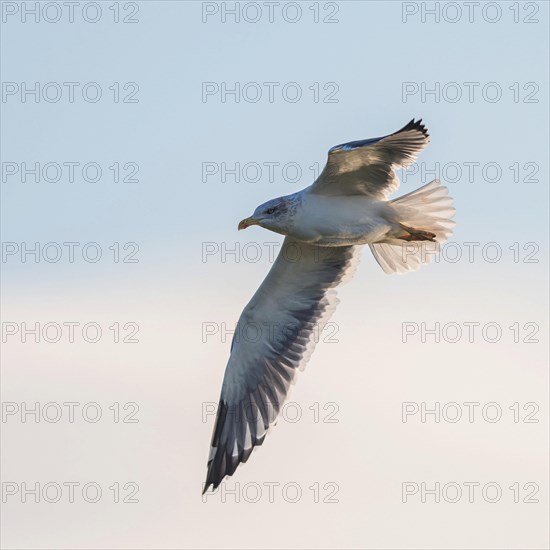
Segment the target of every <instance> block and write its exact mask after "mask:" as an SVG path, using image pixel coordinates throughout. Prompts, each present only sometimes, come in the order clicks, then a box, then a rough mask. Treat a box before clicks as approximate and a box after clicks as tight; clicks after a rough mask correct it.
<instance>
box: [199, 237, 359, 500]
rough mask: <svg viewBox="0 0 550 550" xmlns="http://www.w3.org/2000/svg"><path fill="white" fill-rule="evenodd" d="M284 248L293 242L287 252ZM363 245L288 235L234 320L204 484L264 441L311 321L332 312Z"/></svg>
mask: <svg viewBox="0 0 550 550" xmlns="http://www.w3.org/2000/svg"><path fill="white" fill-rule="evenodd" d="M289 247H293V248H292V254H290V253H288V251H289ZM296 247H298V248H299V250H300V255H299V259H298V260H296V259H294V258H295V257H296V256H295V254H296ZM360 248H361V247H353V246H345V247H335V248H317V247H314V246H311V245H308V244H305V243H297V242H294V241H291V240H290V239H289V238H288V237H287V238H286V239H285V241H284V243H283V246H282V249H281V252H280V253H279V256H278V257H277V259H276V261H275V263H274V264H273V266H272V268H271V270H270V272H269V273H268V275H267V277H266V278H265V280H264V282H263V283H262V285H261V286H260V288H259V289H258V290H257V292H256V294H255V295H254V296H253V298H252V299H251V300H250V302H249V303H248V305H247V306H246V307H245V309H244V311H243V313H242V314H241V317H240V319H239V322H238V323H237V328H236V330H235V334H234V336H233V342H232V346H231V355H230V357H229V361H228V364H227V368H226V370H225V376H224V381H223V385H222V391H221V397H220V402H219V406H218V412H217V416H216V421H215V426H214V432H213V435H212V443H211V449H210V456H209V460H208V472H207V477H206V483H205V486H204V491H206V490H207V489H208V487H209V486H211V485H212V486H213V487H214V489H215V488H216V487H217V486H218V485H219V484H220V483H221V481H222V480H223V478H224V477H225V476H228V475H232V474H233V473H234V472H235V470H236V468H237V466H238V465H239V463H241V462H246V460H247V459H248V457H249V456H250V453H251V452H252V449H253V448H254V447H256V446H258V445H261V444H262V443H263V441H264V438H265V436H266V434H267V432H268V430H269V427H270V426H271V425H272V424H273V423H274V421H275V419H276V418H277V415H278V414H279V412H280V410H281V407H282V406H283V404H284V401H285V399H286V397H287V395H288V392H289V389H290V386H291V384H292V383H293V382H294V381H295V377H296V373H297V371H298V369H299V368H302V367H303V365H304V363H305V362H306V361H307V359H308V355H309V352H310V351H311V348H312V346H314V344H315V338H314V336H315V332H314V331H315V328H316V325H317V326H318V324H319V323H321V322H323V321H325V320H326V318H327V316H328V315H329V314H330V313H331V312H332V309H333V308H332V307H331V301H330V295H331V292H333V291H332V289H333V288H334V287H336V286H337V285H338V284H339V283H340V282H341V281H342V279H343V277H344V275H346V274H348V275H349V273H350V272H351V271H352V270H353V268H354V267H355V264H356V262H354V261H353V260H354V254H355V255H357V253H358V249H360ZM289 258H292V260H290V259H289ZM247 323H254V324H255V325H256V326H257V327H260V328H263V330H262V331H261V337H260V338H259V339H258V340H257V341H256V339H254V341H252V339H247V338H243V337H242V335H243V334H244V333H245V331H244V329H245V328H246V324H247ZM317 334H318V333H317Z"/></svg>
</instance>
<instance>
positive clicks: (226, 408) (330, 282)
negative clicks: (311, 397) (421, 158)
mask: <svg viewBox="0 0 550 550" xmlns="http://www.w3.org/2000/svg"><path fill="white" fill-rule="evenodd" d="M428 142H429V134H428V131H427V130H426V128H425V126H424V125H423V124H422V120H421V119H420V120H418V121H415V120H414V119H413V120H411V121H410V122H409V123H408V124H407V125H406V126H404V127H403V128H401V130H398V131H397V132H394V133H393V134H389V135H387V136H384V137H379V138H372V139H366V140H360V141H352V142H350V143H344V144H342V145H337V146H335V147H332V149H330V150H329V152H328V159H327V163H326V166H325V168H324V169H323V171H322V172H321V174H320V175H319V177H318V178H317V180H316V181H315V182H314V183H313V184H312V185H310V186H309V187H306V188H305V189H302V190H301V191H298V192H297V193H293V194H291V195H286V196H284V197H278V198H276V199H272V200H270V201H268V202H266V203H264V204H262V205H260V206H258V208H256V210H255V211H254V213H253V214H252V216H250V217H248V218H246V219H244V220H242V221H241V222H240V223H239V225H238V229H239V230H241V229H245V228H247V227H250V226H253V225H258V226H260V227H263V228H265V229H268V230H270V231H274V232H275V233H279V234H281V235H284V236H285V239H284V241H283V245H282V247H281V251H280V252H279V255H278V256H277V259H276V260H275V262H274V264H273V266H272V267H271V270H270V271H269V273H268V275H267V276H266V278H265V280H264V281H263V283H262V284H261V286H260V287H259V288H258V290H257V291H256V293H255V294H254V296H253V297H252V299H251V300H250V302H249V303H248V305H247V306H246V307H245V308H244V310H243V312H242V314H241V316H240V318H239V321H238V323H237V326H236V329H235V334H234V335H233V341H232V343H231V352H230V356H229V361H228V363H227V367H226V370H225V375H224V379H223V385H222V390H221V397H220V401H219V405H218V410H217V415H216V421H215V425H214V431H213V435H212V443H211V447H210V455H209V458H208V466H207V476H206V482H205V483H204V487H203V494H204V493H205V492H206V491H207V490H208V488H209V487H210V486H212V487H213V489H216V488H217V487H218V486H219V484H220V483H221V482H222V480H223V479H224V478H225V477H226V476H231V475H233V473H234V472H235V470H236V469H237V467H238V465H239V464H240V463H242V462H246V461H247V460H248V458H249V456H250V454H251V453H252V450H253V449H254V448H255V447H257V446H258V445H261V444H262V443H263V441H264V439H265V436H266V434H267V432H268V430H269V429H270V427H271V426H272V425H273V424H274V423H275V420H276V418H277V415H278V413H279V411H280V410H281V407H282V406H283V404H284V402H285V399H286V397H287V395H288V392H289V389H290V386H291V384H293V383H294V382H295V378H296V374H297V371H298V370H302V369H303V367H304V366H305V364H306V362H307V361H308V359H309V356H310V355H311V352H312V351H313V346H314V344H315V341H316V338H315V334H316V331H318V330H319V329H318V327H319V326H320V325H321V326H322V323H324V322H326V321H327V320H328V318H329V316H330V315H331V313H332V312H333V310H334V308H335V305H336V303H337V301H336V299H335V296H334V295H335V291H334V289H335V287H336V286H338V285H339V284H340V283H342V282H344V281H345V280H346V279H349V277H350V275H351V274H352V272H353V270H354V267H355V265H356V263H357V258H358V255H359V251H360V250H361V248H362V246H361V245H365V244H368V245H369V247H370V249H371V251H372V253H373V255H374V257H375V259H376V261H377V262H378V263H379V264H380V266H381V267H382V269H383V270H384V271H385V272H386V273H403V272H406V271H412V270H415V269H417V268H418V267H420V265H421V264H423V263H427V262H429V260H430V259H431V257H432V255H431V254H426V251H425V249H424V248H423V246H422V245H426V244H427V243H442V242H444V241H445V240H446V239H447V238H448V237H449V236H450V235H451V233H452V227H453V225H454V221H453V220H452V219H451V218H452V217H453V215H454V208H453V201H452V199H451V197H450V196H449V195H448V190H447V188H446V187H444V186H442V185H441V184H440V182H439V181H438V180H433V181H432V182H430V183H428V184H427V185H424V186H423V187H420V188H419V189H417V190H416V191H413V192H411V193H408V194H407V195H403V196H401V197H398V198H396V199H393V200H389V198H388V197H389V195H390V194H391V193H392V192H394V191H395V190H396V189H397V188H398V187H399V183H400V182H399V178H398V177H397V175H396V173H395V171H396V170H397V169H399V168H404V167H406V166H408V165H409V164H411V163H412V162H414V161H415V160H416V157H417V155H418V153H419V152H420V151H421V150H422V149H423V148H424V147H425V146H426V145H427V144H428ZM317 333H318V332H317Z"/></svg>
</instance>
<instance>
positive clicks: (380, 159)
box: [310, 119, 430, 199]
mask: <svg viewBox="0 0 550 550" xmlns="http://www.w3.org/2000/svg"><path fill="white" fill-rule="evenodd" d="M429 141H430V140H429V134H428V130H426V128H425V127H424V125H423V124H422V120H418V121H416V122H415V120H414V119H413V120H411V121H410V122H409V123H408V124H407V125H406V126H404V127H403V128H401V130H399V131H397V132H395V133H393V134H390V135H389V136H384V137H379V138H372V139H365V140H362V141H351V142H350V143H344V144H342V145H336V146H335V147H333V148H332V149H331V150H330V151H329V152H328V159H327V164H326V166H325V168H324V170H323V171H322V172H321V175H320V176H319V178H318V179H317V180H316V181H315V183H314V184H313V185H312V186H311V187H310V190H311V192H312V193H315V194H318V195H369V196H371V197H373V198H377V199H381V198H386V197H387V196H388V195H389V194H390V193H392V192H394V191H395V190H396V189H397V188H398V187H399V178H398V177H397V176H396V174H395V170H396V169H397V168H400V167H406V166H408V165H409V164H411V163H412V162H414V161H415V159H416V157H417V155H418V153H420V151H422V149H424V147H425V146H426V145H427V144H428V143H429Z"/></svg>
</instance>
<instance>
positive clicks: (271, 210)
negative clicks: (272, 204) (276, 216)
mask: <svg viewBox="0 0 550 550" xmlns="http://www.w3.org/2000/svg"><path fill="white" fill-rule="evenodd" d="M273 212H275V208H268V209H267V210H266V211H265V213H266V214H273Z"/></svg>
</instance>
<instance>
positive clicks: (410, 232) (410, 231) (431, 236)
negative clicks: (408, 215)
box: [399, 223, 435, 242]
mask: <svg viewBox="0 0 550 550" xmlns="http://www.w3.org/2000/svg"><path fill="white" fill-rule="evenodd" d="M399 227H400V228H401V229H403V230H404V231H406V232H407V233H406V235H402V236H400V237H399V239H401V240H403V241H431V242H435V233H432V232H431V231H424V230H423V229H414V228H412V227H407V226H406V225H403V224H402V223H400V224H399Z"/></svg>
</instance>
